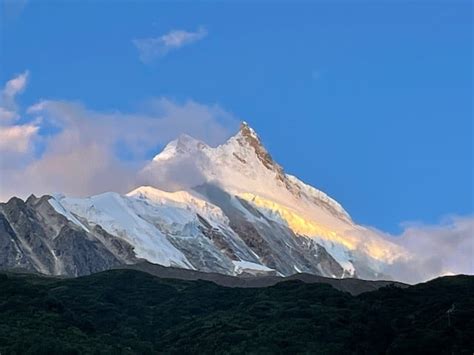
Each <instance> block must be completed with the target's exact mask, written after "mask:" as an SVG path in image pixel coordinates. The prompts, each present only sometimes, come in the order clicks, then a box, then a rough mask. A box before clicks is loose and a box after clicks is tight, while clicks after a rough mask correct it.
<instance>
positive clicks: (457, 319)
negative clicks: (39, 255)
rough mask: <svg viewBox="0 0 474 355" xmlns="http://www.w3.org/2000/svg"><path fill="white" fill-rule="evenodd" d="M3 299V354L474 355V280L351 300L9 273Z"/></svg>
mask: <svg viewBox="0 0 474 355" xmlns="http://www.w3.org/2000/svg"><path fill="white" fill-rule="evenodd" d="M0 289H1V290H2V292H1V293H0V352H1V353H2V354H32V353H34V354H38V353H48V354H51V353H62V354H64V353H71V354H73V353H77V354H78V353H80V354H93V353H97V352H98V351H100V353H109V354H111V353H114V354H117V353H121V354H135V353H152V352H153V353H157V352H159V353H180V354H182V353H189V352H194V353H229V354H232V353H257V352H258V353H268V352H272V353H320V354H341V353H357V354H381V353H387V354H400V353H416V354H472V352H473V350H474V277H472V276H463V275H459V276H453V277H443V278H439V279H435V280H433V281H430V282H428V283H424V284H419V285H415V286H411V287H408V288H405V289H402V288H396V287H386V288H381V289H379V290H377V291H373V292H368V293H363V294H361V295H359V296H355V297H354V296H351V295H350V294H348V293H344V292H341V291H338V290H336V289H334V288H332V287H331V286H329V285H327V284H321V283H312V284H306V283H303V282H301V281H287V282H283V283H279V284H277V285H275V286H271V287H266V288H227V287H222V286H218V285H216V284H214V283H211V282H206V281H185V280H174V279H161V278H157V277H154V276H152V275H149V274H147V273H143V272H139V271H133V270H112V271H106V272H102V273H98V274H94V275H90V276H85V277H80V278H75V279H58V278H46V277H39V276H34V275H27V274H12V273H3V274H0ZM448 310H451V311H450V312H448ZM448 315H449V316H448Z"/></svg>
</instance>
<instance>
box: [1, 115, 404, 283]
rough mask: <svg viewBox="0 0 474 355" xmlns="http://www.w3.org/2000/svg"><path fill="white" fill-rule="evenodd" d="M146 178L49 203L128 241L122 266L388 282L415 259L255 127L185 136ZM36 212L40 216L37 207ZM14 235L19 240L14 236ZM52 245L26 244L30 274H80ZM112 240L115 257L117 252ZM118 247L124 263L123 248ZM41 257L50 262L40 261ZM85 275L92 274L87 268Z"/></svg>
mask: <svg viewBox="0 0 474 355" xmlns="http://www.w3.org/2000/svg"><path fill="white" fill-rule="evenodd" d="M140 178H141V179H142V181H143V182H144V183H145V184H148V185H144V186H140V187H137V188H136V189H135V190H133V191H131V192H130V193H128V194H127V195H120V194H117V193H114V192H107V193H103V194H100V195H96V196H91V197H88V198H72V197H66V196H64V195H59V194H58V195H53V197H44V198H42V201H43V203H48V204H49V206H50V207H52V209H53V210H54V211H55V213H56V214H59V215H61V216H62V217H63V218H62V219H61V225H64V224H66V225H67V228H68V230H69V229H71V230H74V231H75V233H80V234H81V235H85V236H88V238H89V239H90V238H92V239H93V240H95V239H97V238H99V239H100V236H101V235H102V234H101V233H98V232H97V230H100V231H102V232H103V233H105V234H106V235H107V236H108V237H107V238H109V239H110V238H115V239H114V241H115V242H116V243H122V242H123V243H124V245H127V246H128V250H129V251H131V253H129V255H127V256H126V257H125V258H123V257H122V259H121V260H120V263H121V264H129V263H133V262H134V259H144V260H147V261H149V262H151V263H155V264H159V265H163V266H171V267H178V268H184V269H191V270H199V271H204V272H218V273H222V274H229V275H247V274H250V275H282V276H288V275H292V274H296V273H309V274H315V275H321V276H326V277H334V278H343V277H359V278H365V279H380V278H389V277H390V275H387V274H386V272H385V271H386V269H387V267H388V266H389V265H390V264H391V263H392V262H393V261H394V260H396V259H397V258H400V257H405V256H406V255H405V252H404V251H403V250H401V249H400V248H399V247H398V246H396V245H395V244H393V243H390V242H388V241H387V240H384V239H382V238H380V237H379V236H378V235H377V234H376V233H374V232H372V231H371V230H370V229H367V228H364V227H362V226H359V225H357V224H355V223H354V222H353V221H352V219H351V218H350V216H349V214H348V213H347V212H346V211H345V210H344V209H343V208H342V206H341V205H340V204H338V203H337V202H336V201H334V200H333V199H331V198H330V197H329V196H327V195H326V194H325V193H323V192H321V191H319V190H317V189H315V188H313V187H311V186H309V185H306V184H304V183H303V182H302V181H300V180H298V179H297V178H296V177H294V176H291V175H288V174H286V173H285V172H284V170H283V168H282V167H281V166H279V165H278V164H277V163H276V162H275V161H274V160H273V159H272V157H271V156H270V154H269V153H268V152H267V150H266V149H265V147H264V146H263V145H262V143H261V141H260V138H259V137H258V135H257V134H256V133H255V131H254V130H253V129H252V128H250V127H249V126H248V125H247V124H246V123H243V124H242V125H241V128H240V130H239V132H238V133H237V134H236V135H235V136H233V137H231V138H230V139H229V140H228V141H227V142H225V143H224V144H222V145H220V146H217V147H210V146H208V145H206V144H205V143H203V142H200V141H198V140H196V139H194V138H192V137H189V136H186V135H182V136H180V137H179V138H178V139H177V140H175V141H172V142H170V143H169V144H168V145H167V146H166V147H165V148H164V150H163V151H162V152H161V153H160V154H158V155H156V156H155V157H154V159H153V160H152V161H151V162H150V163H149V164H148V165H146V166H145V167H144V168H143V170H142V171H141V172H140ZM30 208H31V209H33V210H35V211H34V213H36V214H38V213H39V211H36V206H35V205H31V204H30ZM50 210H51V208H50ZM39 214H40V215H41V219H42V220H43V227H42V228H43V232H44V233H43V234H44V235H42V236H41V237H40V238H39V239H40V240H54V241H56V236H57V232H58V231H57V230H51V228H49V229H48V228H46V226H47V225H48V224H49V223H51V224H52V225H56V224H57V221H58V217H57V216H53V217H51V213H49V214H48V215H47V216H44V215H42V214H41V213H39ZM49 218H52V221H51V222H50V221H49V220H48V219H49ZM66 222H67V223H66ZM10 224H11V223H10ZM56 229H57V228H56ZM20 234H21V233H20ZM4 235H5V238H4V239H5V243H7V244H8V243H10V242H9V241H8V240H9V237H8V235H9V234H8V232H5V233H4ZM63 238H66V237H63ZM102 239H103V238H102ZM48 243H50V242H48ZM48 243H46V244H45V245H46V246H45V247H41V248H39V249H38V250H36V249H35V250H32V251H31V250H29V249H27V248H26V247H25V248H23V249H22V253H19V254H18V255H24V254H25V255H26V254H28V255H30V256H29V260H30V264H31V265H30V264H29V268H33V269H35V270H37V271H40V272H43V273H47V274H71V273H72V274H74V272H75V271H74V272H72V271H71V270H65V269H64V265H63V264H62V263H61V262H56V261H55V258H56V255H55V254H54V253H53V252H50V253H43V252H42V250H43V249H47V250H53V249H54V248H52V247H50V246H48V245H49V244H48ZM50 244H51V243H50ZM102 244H103V246H104V247H105V249H106V250H105V251H103V252H101V256H102V257H104V258H105V254H106V251H107V249H108V247H107V245H105V244H104V243H102ZM7 248H9V249H8V250H13V249H14V248H13V246H12V245H10V244H8V246H7ZM109 251H110V253H111V254H112V256H114V257H115V259H117V256H116V252H115V251H114V250H109ZM6 254H8V255H9V256H8V258H10V259H9V261H5V262H3V264H5V265H7V266H11V265H12V264H15V262H14V261H12V260H11V258H13V259H14V260H18V265H17V266H21V265H22V263H24V262H23V261H22V259H21V258H22V257H23V256H21V257H20V256H18V257H14V256H12V255H16V254H15V253H14V252H13V251H9V252H7V253H6ZM36 254H38V255H37V257H38V258H43V259H44V258H46V259H47V260H46V259H45V260H44V261H36V262H32V263H31V260H33V257H34V256H36ZM15 258H16V259H15ZM115 259H114V260H115ZM111 260H112V259H111ZM116 262H117V260H115V261H114V265H115V264H116ZM25 263H26V261H25ZM45 263H49V264H51V265H53V264H54V265H55V266H54V267H51V266H50V265H45ZM109 263H112V261H109ZM58 265H62V266H58ZM0 267H2V264H1V263H0ZM81 270H82V271H84V273H87V268H84V267H81ZM76 274H77V272H76ZM79 274H82V273H80V272H79Z"/></svg>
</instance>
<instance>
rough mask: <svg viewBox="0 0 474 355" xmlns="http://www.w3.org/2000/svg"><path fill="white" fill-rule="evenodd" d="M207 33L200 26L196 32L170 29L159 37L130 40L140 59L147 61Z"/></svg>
mask: <svg viewBox="0 0 474 355" xmlns="http://www.w3.org/2000/svg"><path fill="white" fill-rule="evenodd" d="M207 33H208V32H207V30H206V29H205V28H204V27H202V26H201V27H199V28H198V29H197V31H196V32H189V31H185V30H172V31H170V32H168V33H166V34H164V35H162V36H159V37H152V38H142V39H134V40H133V41H132V42H133V44H134V45H135V47H136V48H137V49H138V52H139V55H140V59H141V60H142V61H143V62H145V63H149V62H151V61H153V60H155V59H157V58H160V57H163V56H165V55H167V54H168V53H169V52H171V51H174V50H176V49H179V48H181V47H184V46H186V45H188V44H191V43H194V42H197V41H200V40H202V39H203V38H204V37H206V36H207Z"/></svg>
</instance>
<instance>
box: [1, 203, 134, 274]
mask: <svg viewBox="0 0 474 355" xmlns="http://www.w3.org/2000/svg"><path fill="white" fill-rule="evenodd" d="M50 198H51V197H50V196H43V197H41V198H36V197H35V196H33V195H32V196H30V197H29V198H28V199H27V200H26V201H23V200H21V199H19V198H16V197H14V198H12V199H10V200H9V201H8V202H7V203H1V204H0V269H22V270H26V271H33V272H39V273H42V274H48V275H66V276H81V275H87V274H91V273H94V272H98V271H103V270H107V269H110V268H113V267H117V266H119V265H123V264H126V263H132V262H136V261H137V259H136V258H135V256H134V253H133V248H132V247H131V246H130V245H129V244H128V243H126V242H125V241H123V240H121V239H119V238H117V237H115V236H112V235H110V234H108V233H107V232H105V231H104V230H102V229H101V228H100V227H95V228H94V229H92V231H91V232H89V233H88V232H86V231H85V230H84V229H81V228H78V227H77V225H75V224H73V223H72V222H70V221H69V220H67V219H66V218H65V217H64V216H63V215H61V214H59V213H57V212H56V211H55V210H54V208H53V207H52V206H51V205H50V204H49V203H48V200H49V199H50Z"/></svg>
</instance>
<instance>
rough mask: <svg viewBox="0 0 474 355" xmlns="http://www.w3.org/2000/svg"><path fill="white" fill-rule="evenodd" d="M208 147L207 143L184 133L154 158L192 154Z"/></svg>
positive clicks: (163, 158)
mask: <svg viewBox="0 0 474 355" xmlns="http://www.w3.org/2000/svg"><path fill="white" fill-rule="evenodd" d="M206 148H209V146H208V145H207V144H206V143H204V142H202V141H200V140H198V139H196V138H194V137H191V136H189V135H187V134H184V133H183V134H181V135H179V137H178V138H177V139H175V140H173V141H171V142H169V143H168V144H167V145H166V146H165V148H164V149H163V150H162V151H161V153H159V154H157V155H156V156H155V157H154V158H153V161H159V160H168V159H171V158H173V157H175V156H177V155H186V154H192V153H195V152H197V151H200V150H203V149H206Z"/></svg>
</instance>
